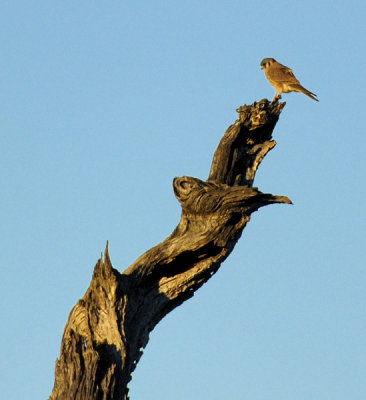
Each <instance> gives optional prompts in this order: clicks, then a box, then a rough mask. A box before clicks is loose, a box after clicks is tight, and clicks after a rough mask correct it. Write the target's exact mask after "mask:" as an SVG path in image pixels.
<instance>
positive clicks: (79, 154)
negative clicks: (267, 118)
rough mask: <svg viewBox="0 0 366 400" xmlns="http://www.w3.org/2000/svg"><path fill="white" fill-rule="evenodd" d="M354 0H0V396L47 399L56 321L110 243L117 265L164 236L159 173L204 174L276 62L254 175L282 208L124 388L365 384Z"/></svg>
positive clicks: (361, 57)
mask: <svg viewBox="0 0 366 400" xmlns="http://www.w3.org/2000/svg"><path fill="white" fill-rule="evenodd" d="M365 18H366V3H365V2H364V1H363V0H362V1H361V0H359V1H352V0H351V1H347V2H346V1H344V0H342V1H338V0H333V1H328V0H325V1H318V0H317V1H303V2H296V1H282V0H278V1H275V2H274V1H273V2H272V1H255V2H254V1H244V0H241V1H233V0H226V1H190V0H188V1H175V0H171V1H160V0H156V1H146V0H142V1H138V2H137V1H108V2H101V1H77V2H75V1H69V0H64V1H42V0H41V1H6V0H4V1H2V3H1V6H0V33H1V41H0V54H1V57H0V85H1V90H0V101H1V104H0V119H1V134H0V149H1V157H0V170H1V177H0V182H1V198H0V205H1V207H0V213H1V224H0V238H1V251H0V265H1V268H0V285H1V286H0V288H1V300H0V313H1V325H0V340H1V343H2V354H1V357H0V377H1V378H0V393H1V397H2V398H4V399H7V400H19V399H27V400H33V399H34V400H36V399H45V398H47V397H48V396H49V394H50V392H51V389H52V386H53V375H54V364H55V360H56V358H57V356H58V354H59V348H60V342H61V335H62V330H63V327H64V325H65V323H66V320H67V317H68V314H69V311H70V309H71V308H72V307H73V305H74V304H75V303H76V301H77V300H78V299H79V298H80V297H82V296H83V294H84V292H85V290H86V288H87V287H88V285H89V282H90V279H91V275H92V271H93V267H94V265H95V263H96V261H97V259H98V258H99V256H100V254H101V252H102V251H103V250H104V247H105V243H106V241H107V240H109V247H110V256H111V260H112V263H113V265H114V267H116V268H117V269H119V270H120V271H122V270H124V269H125V268H126V267H128V265H130V264H131V263H132V262H133V261H134V260H135V259H136V258H137V257H138V256H139V255H140V254H141V253H143V252H144V251H146V250H147V249H149V248H150V247H152V246H153V245H155V244H157V243H158V242H160V241H161V240H163V239H164V238H165V237H166V236H168V235H169V234H170V233H171V232H172V230H173V229H174V227H175V226H176V224H177V223H178V221H179V216H180V208H179V204H178V202H177V201H176V199H175V197H174V195H173V192H172V188H171V183H172V180H173V178H174V177H175V176H182V175H190V176H194V177H197V178H201V179H206V178H207V175H208V172H209V168H210V164H211V160H212V155H213V152H214V150H215V148H216V146H217V144H218V142H219V140H220V138H221V136H222V134H223V133H224V131H225V129H226V128H227V127H228V126H229V125H230V124H231V123H233V122H234V121H235V119H236V112H235V108H237V107H238V106H240V105H242V104H251V103H252V102H253V101H257V100H260V99H262V98H265V97H266V98H269V99H272V97H273V94H274V90H273V89H272V87H271V86H270V85H269V84H268V82H267V81H266V79H265V77H264V74H263V71H261V70H260V67H259V63H260V61H261V59H262V58H265V57H274V58H276V59H277V60H278V61H279V62H281V63H283V64H285V65H287V66H289V67H291V68H293V70H294V72H295V75H296V76H297V78H298V79H299V80H300V81H301V83H302V84H303V85H304V86H305V87H306V88H307V89H309V90H311V91H312V92H314V93H316V94H317V95H318V98H319V100H320V102H319V103H316V102H315V101H312V100H311V99H309V98H308V97H306V96H304V95H302V94H298V93H291V94H287V95H284V96H283V100H285V101H286V102H287V105H286V107H285V108H284V110H283V112H282V115H281V117H280V120H279V123H278V124H277V127H276V129H275V132H274V138H275V139H276V141H277V142H278V144H277V146H276V147H275V149H273V150H272V151H271V152H270V153H269V154H268V156H267V157H266V159H265V160H264V162H263V163H262V165H261V167H260V170H259V172H258V174H257V177H256V181H255V185H256V186H258V187H259V189H260V190H262V191H264V192H269V193H273V194H281V195H287V196H288V197H290V198H291V199H292V201H293V203H294V205H293V206H287V205H272V206H268V207H266V208H263V209H260V210H259V211H258V212H257V213H255V214H253V217H252V220H251V221H250V223H249V224H248V225H247V228H246V229H245V231H244V234H243V236H242V238H241V239H240V241H239V242H238V244H237V246H236V248H235V249H234V251H233V253H232V254H231V256H230V257H229V258H228V259H227V260H226V261H225V262H224V263H223V264H222V266H221V268H220V270H219V271H218V273H217V274H216V275H215V276H214V277H213V278H212V279H211V280H210V281H209V282H208V283H207V284H206V285H204V287H202V288H201V289H200V290H199V291H198V292H197V293H196V295H195V296H194V298H193V299H191V300H189V301H188V302H186V303H185V304H184V305H182V306H181V307H179V308H177V309H176V310H174V311H173V312H172V313H170V314H169V315H168V316H167V317H166V318H165V319H164V320H163V321H162V322H161V323H160V324H159V325H158V326H157V327H156V328H155V330H154V331H153V332H152V334H151V337H150V342H149V343H148V345H147V347H146V349H145V352H144V355H143V357H142V359H141V360H140V362H139V364H138V366H137V369H136V371H135V372H134V374H133V380H132V382H131V383H130V395H131V400H146V399H149V400H151V399H159V400H165V399H169V400H171V399H174V400H183V399H184V400H186V399H200V400H219V399H220V400H221V399H230V400H242V399H245V400H277V399H278V400H294V399H296V400H310V399H311V400H318V399H319V400H325V399H331V400H341V399H342V400H350V399H352V400H361V399H362V400H363V399H365V396H366V322H365V321H366V320H365V310H366V304H365V303H366V301H365V300H366V296H365V285H366V272H365V269H366V257H365V249H366V240H365V228H366V224H365V222H366V221H365V204H364V203H365V199H366V190H365V173H366V168H365V151H366V132H365V110H364V108H365V106H364V103H365V98H366V90H365V89H366V85H365V77H364V74H365V68H366V56H365V53H366V51H365V50H366V48H365V47H366V41H365V38H366V29H365Z"/></svg>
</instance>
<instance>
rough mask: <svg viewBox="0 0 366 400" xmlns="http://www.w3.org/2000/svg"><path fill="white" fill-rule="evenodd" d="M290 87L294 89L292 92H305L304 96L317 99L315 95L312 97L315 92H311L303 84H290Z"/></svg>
mask: <svg viewBox="0 0 366 400" xmlns="http://www.w3.org/2000/svg"><path fill="white" fill-rule="evenodd" d="M291 89H292V90H293V91H294V92H301V93H304V94H306V96H309V97H310V98H311V99H313V100H315V101H319V100H318V99H317V98H316V97H314V96H316V94H315V93H311V92H310V91H309V90H307V89H305V88H304V87H303V86H301V85H296V84H295V85H291Z"/></svg>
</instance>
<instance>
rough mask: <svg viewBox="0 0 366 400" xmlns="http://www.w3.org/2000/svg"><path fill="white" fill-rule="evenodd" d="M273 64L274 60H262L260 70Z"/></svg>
mask: <svg viewBox="0 0 366 400" xmlns="http://www.w3.org/2000/svg"><path fill="white" fill-rule="evenodd" d="M274 62H276V60H275V59H274V58H263V60H262V61H261V69H266V68H268V67H269V66H270V65H271V64H272V63H274Z"/></svg>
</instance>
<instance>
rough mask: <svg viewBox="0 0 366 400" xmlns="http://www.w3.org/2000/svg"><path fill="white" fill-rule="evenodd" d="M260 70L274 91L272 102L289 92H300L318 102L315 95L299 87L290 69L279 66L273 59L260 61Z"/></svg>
mask: <svg viewBox="0 0 366 400" xmlns="http://www.w3.org/2000/svg"><path fill="white" fill-rule="evenodd" d="M261 69H263V70H264V73H265V75H266V78H267V79H268V82H269V83H270V84H271V85H272V86H273V87H274V89H275V91H276V93H275V96H274V97H273V100H272V101H276V100H278V99H280V98H281V94H282V93H289V92H301V93H304V94H306V96H309V97H310V98H311V99H313V100H315V101H319V100H318V99H316V98H315V97H314V96H316V94H314V93H311V92H309V90H307V89H305V88H304V87H303V86H301V84H300V82H299V81H298V80H297V79H296V78H295V75H294V74H293V73H292V69H290V68H288V67H285V66H284V65H282V64H280V63H279V62H277V61H276V60H275V59H274V58H263V60H262V61H261Z"/></svg>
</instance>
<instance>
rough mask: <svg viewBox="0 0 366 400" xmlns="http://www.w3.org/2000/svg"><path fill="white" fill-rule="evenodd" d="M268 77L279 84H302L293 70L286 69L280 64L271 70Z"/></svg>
mask: <svg viewBox="0 0 366 400" xmlns="http://www.w3.org/2000/svg"><path fill="white" fill-rule="evenodd" d="M268 75H269V76H270V78H272V79H274V80H276V81H277V82H291V83H298V84H300V82H299V81H298V80H297V79H296V77H295V75H294V74H293V73H292V69H290V68H288V67H285V66H284V65H282V64H278V65H276V66H273V67H272V68H269V71H268Z"/></svg>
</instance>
